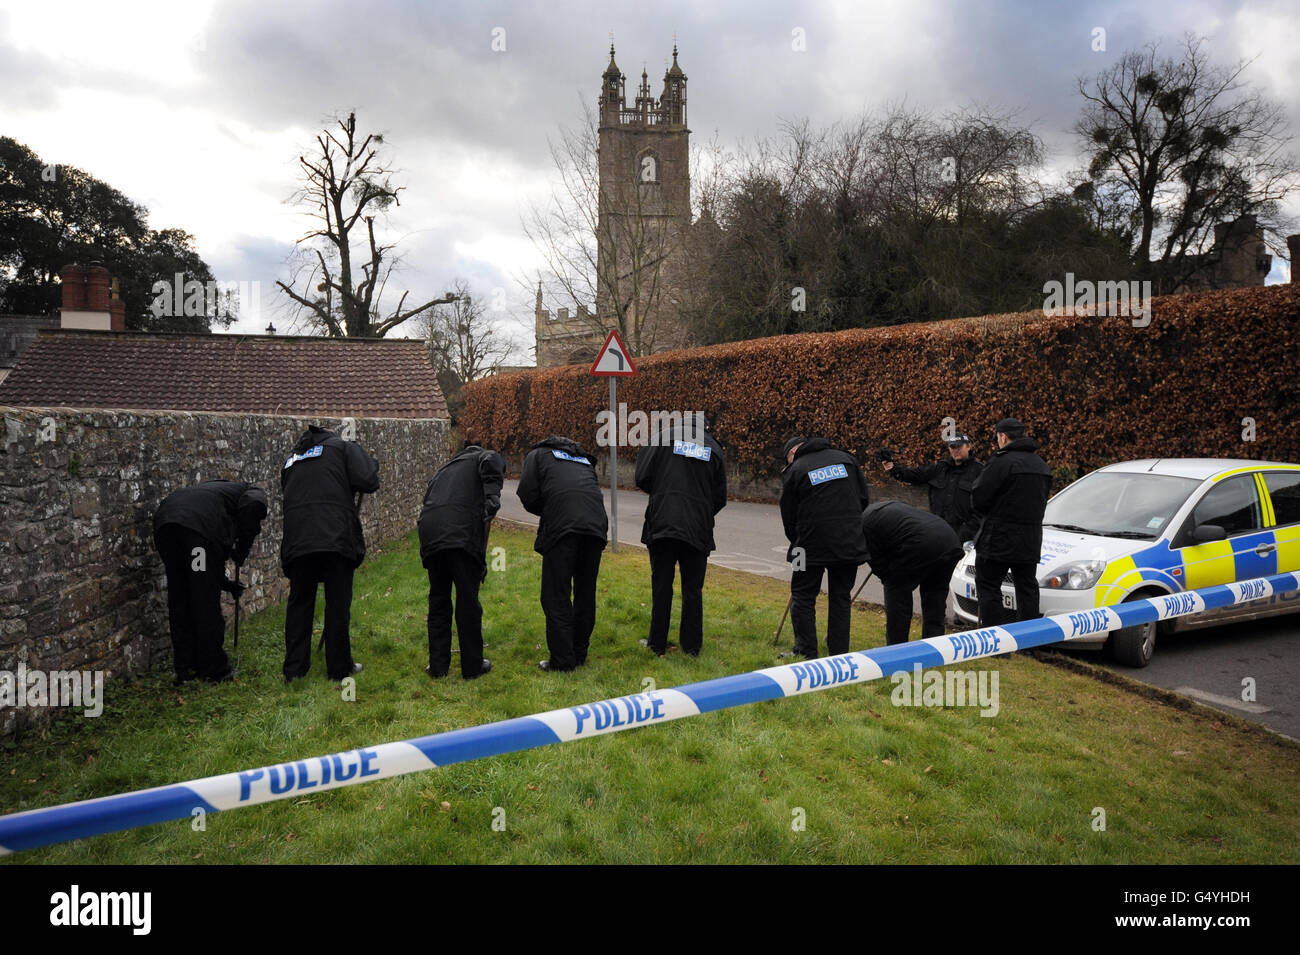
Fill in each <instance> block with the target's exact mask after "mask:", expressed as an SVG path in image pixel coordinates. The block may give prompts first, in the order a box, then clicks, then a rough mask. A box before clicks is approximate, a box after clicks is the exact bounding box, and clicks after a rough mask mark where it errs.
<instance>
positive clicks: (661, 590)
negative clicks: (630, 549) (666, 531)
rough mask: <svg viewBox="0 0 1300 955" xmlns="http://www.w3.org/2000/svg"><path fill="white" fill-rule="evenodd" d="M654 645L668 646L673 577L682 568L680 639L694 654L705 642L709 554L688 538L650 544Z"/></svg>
mask: <svg viewBox="0 0 1300 955" xmlns="http://www.w3.org/2000/svg"><path fill="white" fill-rule="evenodd" d="M649 549H650V592H651V594H652V597H653V600H654V603H653V604H652V605H651V609H650V639H649V641H648V642H649V644H650V649H651V650H653V651H654V652H655V653H661V654H662V653H664V652H666V651H667V649H668V621H669V619H670V618H671V617H672V613H673V577H674V575H675V574H676V570H677V566H678V565H679V564H680V565H681V568H682V623H681V631H680V633H679V639H680V641H681V647H682V652H683V653H689V654H691V655H692V656H694V655H696V654H698V653H699V652H700V647H702V646H703V645H704V595H703V590H704V573H705V571H706V570H707V568H708V566H709V555H708V554H707V553H706V552H704V551H702V550H697V549H696V548H694V547H692V546H691V545H690V544H687V543H686V542H685V541H679V540H674V539H672V538H662V539H660V540H657V541H655V542H654V543H652V544H651V545H650V548H649Z"/></svg>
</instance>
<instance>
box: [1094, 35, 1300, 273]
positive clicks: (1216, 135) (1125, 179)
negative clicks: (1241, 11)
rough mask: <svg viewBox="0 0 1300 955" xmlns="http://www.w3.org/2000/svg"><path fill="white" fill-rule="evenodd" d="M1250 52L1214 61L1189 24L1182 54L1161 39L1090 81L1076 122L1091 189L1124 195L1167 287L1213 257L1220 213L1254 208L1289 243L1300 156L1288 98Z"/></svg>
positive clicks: (1276, 238)
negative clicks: (1265, 79)
mask: <svg viewBox="0 0 1300 955" xmlns="http://www.w3.org/2000/svg"><path fill="white" fill-rule="evenodd" d="M1250 62H1251V61H1249V60H1240V61H1238V62H1237V63H1236V64H1235V65H1233V66H1231V67H1226V68H1224V67H1216V66H1213V65H1212V64H1211V63H1210V62H1209V57H1208V54H1207V52H1206V50H1205V40H1204V39H1203V38H1198V37H1195V36H1193V35H1190V34H1189V35H1187V36H1185V37H1184V40H1183V49H1182V50H1181V51H1180V55H1179V56H1178V57H1177V58H1176V59H1175V58H1169V57H1161V56H1160V52H1159V44H1157V43H1153V44H1150V45H1149V46H1147V47H1146V48H1145V49H1143V50H1141V51H1135V52H1130V53H1126V54H1125V55H1124V56H1123V57H1122V58H1121V59H1120V60H1119V62H1118V63H1116V64H1115V65H1114V66H1112V67H1111V68H1110V69H1108V70H1106V71H1104V72H1102V73H1099V74H1098V75H1097V76H1096V77H1095V78H1094V79H1093V80H1092V81H1091V82H1089V81H1086V80H1084V79H1080V80H1079V93H1080V95H1081V96H1082V97H1083V99H1084V103H1085V105H1084V109H1083V114H1082V116H1081V117H1080V119H1079V122H1078V123H1077V124H1076V126H1075V131H1076V133H1077V134H1078V135H1079V137H1080V139H1081V140H1082V141H1083V143H1084V144H1085V148H1086V149H1087V150H1088V151H1089V153H1090V155H1091V161H1090V163H1089V165H1088V177H1089V179H1090V180H1091V182H1092V184H1093V187H1092V190H1091V191H1088V190H1086V189H1085V190H1084V191H1083V192H1084V194H1085V195H1084V198H1093V197H1098V196H1100V197H1104V198H1105V200H1106V201H1109V202H1114V200H1115V199H1116V197H1119V198H1121V199H1122V200H1123V203H1124V206H1125V208H1126V209H1127V212H1128V216H1129V217H1130V220H1131V223H1132V232H1133V233H1134V234H1135V236H1136V244H1135V246H1134V248H1133V250H1132V252H1133V258H1134V262H1135V264H1136V265H1137V266H1138V267H1139V269H1141V270H1143V271H1144V272H1147V273H1149V274H1154V275H1155V276H1156V279H1157V281H1158V282H1159V283H1160V285H1161V286H1162V289H1163V290H1165V291H1168V290H1170V289H1172V288H1175V287H1177V286H1179V285H1181V284H1183V283H1184V282H1186V280H1187V279H1188V278H1190V277H1192V276H1193V275H1194V274H1195V273H1196V272H1197V271H1199V270H1200V269H1202V268H1205V267H1207V266H1208V265H1209V262H1208V260H1207V259H1206V258H1205V257H1198V256H1196V255H1195V254H1191V253H1195V252H1198V251H1204V249H1205V247H1206V245H1207V244H1208V240H1209V236H1210V235H1211V233H1212V230H1213V228H1214V225H1215V224H1216V223H1218V222H1220V221H1224V220H1231V219H1236V218H1237V217H1239V216H1242V215H1246V214H1251V215H1255V216H1256V217H1257V218H1258V220H1259V221H1260V223H1261V224H1262V225H1263V226H1264V227H1265V230H1266V232H1268V233H1269V234H1270V236H1271V238H1272V244H1273V246H1274V248H1275V249H1279V250H1280V249H1281V248H1282V245H1281V235H1280V232H1281V228H1280V227H1282V226H1284V225H1285V223H1283V222H1282V221H1281V220H1280V219H1279V214H1280V203H1281V201H1282V200H1283V199H1284V198H1285V197H1286V196H1288V195H1289V194H1290V193H1292V192H1293V191H1294V190H1295V189H1296V186H1297V177H1296V169H1297V162H1296V159H1295V157H1294V156H1293V155H1291V154H1289V153H1288V152H1287V146H1288V144H1289V143H1290V141H1291V136H1290V135H1289V134H1288V132H1287V123H1286V118H1285V113H1284V111H1283V109H1282V107H1281V106H1280V105H1279V104H1277V103H1273V102H1271V101H1269V100H1268V99H1266V98H1265V97H1264V96H1263V94H1261V93H1260V92H1259V91H1258V90H1256V89H1253V88H1250V87H1249V86H1248V85H1247V84H1246V82H1245V80H1244V79H1243V76H1244V74H1245V71H1246V68H1247V67H1248V66H1249V65H1250ZM1094 201H1096V200H1095V199H1094ZM1153 257H1154V258H1153Z"/></svg>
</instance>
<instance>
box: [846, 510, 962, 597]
mask: <svg viewBox="0 0 1300 955" xmlns="http://www.w3.org/2000/svg"><path fill="white" fill-rule="evenodd" d="M862 535H863V537H864V538H865V540H866V544H867V551H868V553H869V556H868V557H867V563H869V564H870V565H871V570H872V571H873V572H874V573H875V575H876V576H877V577H879V578H880V579H881V580H890V579H895V578H896V579H898V580H904V581H906V580H919V579H920V577H921V575H922V572H923V571H925V570H926V569H927V568H928V567H929V566H930V565H931V564H933V563H935V562H936V561H939V560H947V561H950V562H951V563H952V564H956V563H957V561H958V560H960V559H961V556H962V549H961V540H960V539H959V538H958V537H957V532H956V531H955V530H953V529H952V527H951V525H949V523H948V522H947V521H945V520H944V519H943V518H942V517H939V516H938V515H937V514H930V513H927V512H926V511H923V510H921V509H920V508H917V507H913V506H912V505H911V504H905V503H904V502H902V501H882V502H881V503H879V504H872V505H871V506H870V507H869V508H867V509H866V510H865V511H864V512H863V514H862Z"/></svg>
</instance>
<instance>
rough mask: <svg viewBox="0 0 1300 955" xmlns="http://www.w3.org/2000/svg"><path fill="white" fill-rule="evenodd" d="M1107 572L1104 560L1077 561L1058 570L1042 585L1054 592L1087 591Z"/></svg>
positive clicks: (1047, 577)
mask: <svg viewBox="0 0 1300 955" xmlns="http://www.w3.org/2000/svg"><path fill="white" fill-rule="evenodd" d="M1105 570H1106V562H1105V561H1104V560H1076V561H1074V562H1073V563H1069V564H1062V565H1061V566H1060V567H1058V568H1056V570H1054V571H1052V572H1051V573H1050V574H1048V575H1047V576H1046V577H1045V578H1043V582H1042V583H1043V586H1044V587H1048V588H1051V589H1052V590H1087V589H1088V588H1089V587H1092V586H1095V585H1096V583H1097V581H1098V580H1100V579H1101V575H1102V573H1103V572H1104V571H1105Z"/></svg>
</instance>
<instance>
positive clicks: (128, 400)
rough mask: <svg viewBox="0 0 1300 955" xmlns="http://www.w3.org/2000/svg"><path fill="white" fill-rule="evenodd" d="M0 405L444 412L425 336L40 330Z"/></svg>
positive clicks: (390, 414)
mask: <svg viewBox="0 0 1300 955" xmlns="http://www.w3.org/2000/svg"><path fill="white" fill-rule="evenodd" d="M0 405H18V406H27V407H70V408H121V409H130V410H140V411H147V410H158V411H164V410H165V411H226V412H243V413H249V414H276V415H295V416H307V417H310V416H330V417H348V416H351V417H357V418H445V417H447V403H446V402H445V401H444V400H443V396H442V390H441V389H440V388H439V387H438V379H437V376H436V375H435V374H434V370H433V365H432V363H431V362H430V360H429V352H428V349H427V348H426V347H425V344H424V343H423V342H421V341H410V340H406V341H402V340H397V341H385V340H382V339H379V340H361V339H353V340H340V339H332V338H292V337H283V336H267V335H167V334H146V333H135V332H97V331H96V332H85V331H68V330H57V331H43V332H41V333H40V334H39V335H38V336H37V338H36V340H35V341H34V342H32V344H31V347H29V348H28V349H27V352H26V354H24V355H23V357H22V360H21V361H19V363H18V366H17V367H16V368H14V369H13V371H12V372H11V373H10V374H9V376H8V377H7V378H5V380H4V381H3V382H0Z"/></svg>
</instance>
